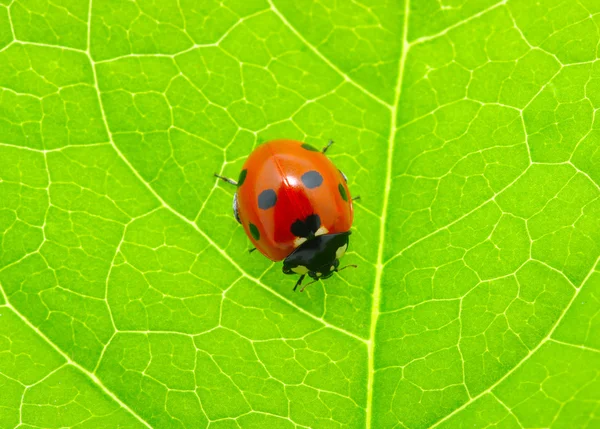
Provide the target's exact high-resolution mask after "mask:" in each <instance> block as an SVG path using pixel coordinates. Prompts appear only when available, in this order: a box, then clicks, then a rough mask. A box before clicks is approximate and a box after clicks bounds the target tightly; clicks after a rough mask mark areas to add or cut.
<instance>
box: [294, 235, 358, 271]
mask: <svg viewBox="0 0 600 429" xmlns="http://www.w3.org/2000/svg"><path fill="white" fill-rule="evenodd" d="M349 235H350V231H347V232H341V233H338V234H324V235H318V236H316V237H315V238H312V239H310V240H307V241H305V242H304V243H302V244H301V245H300V246H298V248H296V250H294V251H293V252H292V253H291V254H290V256H288V257H287V258H285V260H284V261H283V272H284V273H285V274H300V275H304V274H308V275H309V276H310V277H312V278H313V279H315V280H319V279H326V278H328V277H331V276H332V275H333V273H335V272H336V271H338V267H339V265H340V258H341V257H342V256H344V253H345V252H346V250H347V249H348V241H349V240H348V238H349Z"/></svg>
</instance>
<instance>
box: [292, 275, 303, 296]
mask: <svg viewBox="0 0 600 429" xmlns="http://www.w3.org/2000/svg"><path fill="white" fill-rule="evenodd" d="M304 277H306V274H302V275H301V276H300V278H299V279H298V281H297V282H296V285H295V286H294V292H296V289H298V286H300V285H301V284H302V280H304Z"/></svg>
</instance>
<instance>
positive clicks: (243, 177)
mask: <svg viewBox="0 0 600 429" xmlns="http://www.w3.org/2000/svg"><path fill="white" fill-rule="evenodd" d="M247 174H248V170H246V169H245V168H244V169H243V170H242V171H240V177H239V179H238V188H239V187H240V186H242V185H243V184H244V181H245V180H246V175H247Z"/></svg>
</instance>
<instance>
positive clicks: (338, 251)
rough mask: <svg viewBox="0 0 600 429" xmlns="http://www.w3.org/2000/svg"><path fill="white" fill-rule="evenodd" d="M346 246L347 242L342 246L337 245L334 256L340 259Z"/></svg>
mask: <svg viewBox="0 0 600 429" xmlns="http://www.w3.org/2000/svg"><path fill="white" fill-rule="evenodd" d="M347 248H348V244H344V245H343V246H340V247H338V250H336V251H335V257H336V258H338V259H341V258H342V256H344V253H346V249H347Z"/></svg>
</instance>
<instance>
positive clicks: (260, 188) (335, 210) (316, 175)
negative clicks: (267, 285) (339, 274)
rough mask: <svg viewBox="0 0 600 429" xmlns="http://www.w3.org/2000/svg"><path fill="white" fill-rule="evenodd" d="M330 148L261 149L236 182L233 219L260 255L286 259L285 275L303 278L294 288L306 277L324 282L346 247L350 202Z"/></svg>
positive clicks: (275, 144) (284, 145)
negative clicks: (329, 154)
mask: <svg viewBox="0 0 600 429" xmlns="http://www.w3.org/2000/svg"><path fill="white" fill-rule="evenodd" d="M330 144H331V142H330ZM328 147H329V146H327V147H326V148H325V149H323V151H320V150H317V149H316V148H314V147H312V146H310V145H308V144H306V143H302V142H298V141H294V140H273V141H270V142H267V143H264V144H262V145H260V146H259V147H257V148H256V149H255V150H254V151H253V152H252V153H251V154H250V156H249V157H248V159H247V160H246V162H245V163H244V166H243V167H242V171H241V173H240V177H239V180H238V182H237V186H238V190H237V193H236V195H235V196H234V202H233V205H234V214H235V216H236V219H237V220H238V222H240V223H241V224H242V225H243V227H244V230H245V232H246V234H247V235H248V237H249V239H250V240H251V241H252V243H253V244H254V245H255V246H256V248H257V249H258V250H259V251H260V252H261V253H262V254H263V255H265V256H266V257H267V258H269V259H271V260H273V261H281V260H283V259H285V262H284V267H283V272H284V273H286V274H292V273H296V274H300V275H301V278H300V280H299V281H298V283H297V284H296V287H297V286H298V285H299V284H300V283H301V281H302V279H303V278H304V276H305V275H306V274H308V275H309V276H310V277H312V278H314V279H324V278H327V277H330V276H331V275H332V274H333V273H334V272H335V271H339V269H338V267H339V258H341V257H342V256H343V254H344V252H345V251H346V249H347V247H348V236H349V235H350V227H351V226H352V221H353V218H354V213H353V207H352V198H351V196H350V190H349V189H348V185H347V183H346V178H345V176H344V175H343V173H342V172H341V171H340V170H338V169H337V168H336V166H335V165H334V164H333V162H331V160H329V158H327V156H326V155H325V151H326V149H327V148H328ZM218 177H220V176H218ZM221 178H222V179H224V180H226V181H228V182H230V183H233V184H236V182H235V181H233V180H231V179H226V178H223V177H221ZM294 289H295V288H294Z"/></svg>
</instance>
